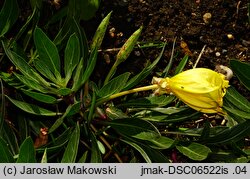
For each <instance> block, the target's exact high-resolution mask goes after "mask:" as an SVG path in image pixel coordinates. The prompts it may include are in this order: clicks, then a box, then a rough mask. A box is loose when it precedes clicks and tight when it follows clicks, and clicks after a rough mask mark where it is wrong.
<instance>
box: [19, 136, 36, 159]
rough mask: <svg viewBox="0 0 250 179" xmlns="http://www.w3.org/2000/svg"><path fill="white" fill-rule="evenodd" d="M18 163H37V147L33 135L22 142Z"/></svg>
mask: <svg viewBox="0 0 250 179" xmlns="http://www.w3.org/2000/svg"><path fill="white" fill-rule="evenodd" d="M17 163H36V154H35V148H34V143H33V141H32V139H31V137H28V138H27V139H25V141H23V143H22V144H21V146H20V152H19V157H18V159H17Z"/></svg>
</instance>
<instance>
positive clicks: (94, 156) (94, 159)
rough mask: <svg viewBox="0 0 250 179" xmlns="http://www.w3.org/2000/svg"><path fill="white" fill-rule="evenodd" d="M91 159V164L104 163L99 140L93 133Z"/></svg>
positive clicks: (91, 133)
mask: <svg viewBox="0 0 250 179" xmlns="http://www.w3.org/2000/svg"><path fill="white" fill-rule="evenodd" d="M90 140H91V144H92V145H91V158H90V163H102V156H101V153H100V150H99V147H98V143H97V139H96V137H95V135H94V133H93V132H90Z"/></svg>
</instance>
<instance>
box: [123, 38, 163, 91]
mask: <svg viewBox="0 0 250 179" xmlns="http://www.w3.org/2000/svg"><path fill="white" fill-rule="evenodd" d="M166 44H167V43H166V42H165V43H164V45H163V47H162V50H161V53H160V55H159V56H158V57H157V58H156V59H155V60H154V61H153V63H152V64H151V65H149V66H147V67H146V68H144V69H143V70H142V71H141V72H140V73H139V74H137V75H135V76H134V77H133V78H131V79H130V80H129V81H128V82H127V84H126V86H125V88H124V90H129V89H131V88H132V87H134V86H136V85H137V84H138V83H140V82H141V81H142V80H143V79H145V78H146V77H147V76H148V75H149V74H150V73H151V72H152V70H153V69H154V68H155V67H156V65H157V64H158V62H159V61H160V59H161V57H162V55H163V52H164V50H165V47H166Z"/></svg>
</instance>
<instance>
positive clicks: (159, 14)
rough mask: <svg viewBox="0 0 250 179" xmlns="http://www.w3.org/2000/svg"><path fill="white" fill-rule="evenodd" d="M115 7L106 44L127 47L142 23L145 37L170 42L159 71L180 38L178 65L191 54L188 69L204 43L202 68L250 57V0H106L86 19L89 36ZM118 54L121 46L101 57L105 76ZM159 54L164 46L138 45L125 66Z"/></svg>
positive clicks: (134, 68)
mask: <svg viewBox="0 0 250 179" xmlns="http://www.w3.org/2000/svg"><path fill="white" fill-rule="evenodd" d="M110 11H112V17H111V19H110V24H109V26H108V32H107V35H106V36H105V40H104V43H103V45H102V48H103V49H114V48H119V47H121V46H122V44H123V43H124V42H125V41H126V39H127V38H128V37H129V36H130V35H131V34H132V33H133V32H134V31H135V30H136V29H138V28H139V27H140V26H141V25H142V26H143V32H142V34H141V37H140V39H139V41H140V42H153V43H157V42H162V41H167V42H168V45H167V48H166V50H165V53H164V56H163V58H162V59H163V60H162V62H161V63H160V64H159V66H158V69H157V70H158V71H160V70H162V69H164V68H165V66H166V65H167V62H168V60H169V59H170V56H171V52H172V45H173V40H174V38H175V37H176V46H175V57H176V59H175V62H174V65H177V64H178V63H179V60H180V59H181V58H182V57H183V56H184V54H185V53H186V54H188V55H189V56H190V61H189V64H188V66H187V68H191V67H192V65H193V64H194V63H195V61H196V60H197V58H198V55H199V54H200V52H201V50H202V48H203V47H204V46H205V47H206V48H205V50H204V52H203V54H202V56H201V59H200V61H199V63H198V65H197V67H206V68H210V69H214V68H215V66H216V65H217V64H222V65H226V66H228V65H229V60H230V59H238V60H240V61H243V62H250V58H249V57H250V52H249V47H250V31H249V29H250V21H249V20H250V19H249V17H248V9H247V0H244V1H234V0H214V1H210V0H158V1H156V0H113V1H101V5H100V8H99V10H98V11H97V14H96V16H95V17H94V18H93V19H91V20H89V21H86V22H83V27H84V28H85V31H86V34H87V35H88V36H89V37H91V36H92V35H93V33H94V32H95V28H96V27H97V25H98V23H99V22H100V21H101V19H102V18H103V17H104V16H105V15H106V14H107V13H109V12H110ZM204 16H205V17H204ZM209 16H210V17H209ZM183 45H186V47H183ZM116 53H117V52H116V51H112V52H105V53H101V54H102V57H103V59H104V60H105V61H104V60H103V61H101V60H100V64H99V66H98V67H99V68H98V69H97V71H98V73H97V74H98V75H99V76H100V77H101V76H104V75H103V74H102V72H103V73H105V72H106V71H107V69H109V68H110V66H111V65H112V62H113V61H114V55H115V54H116ZM157 55H159V49H156V48H149V49H143V50H135V51H134V53H132V54H131V56H130V58H129V59H128V61H127V62H125V63H124V64H123V66H122V68H120V70H121V71H123V69H125V70H130V71H133V72H134V71H140V70H141V69H142V68H143V64H145V63H146V61H147V60H148V59H149V60H153V59H155V58H156V57H157ZM110 61H111V62H110ZM230 83H231V85H233V86H235V87H236V88H238V89H239V90H240V91H241V92H242V94H244V96H246V97H247V98H248V99H250V98H249V96H250V95H249V92H248V91H247V90H246V89H245V88H244V87H242V86H241V85H240V83H239V81H238V80H237V79H236V78H235V77H233V79H232V80H231V81H230Z"/></svg>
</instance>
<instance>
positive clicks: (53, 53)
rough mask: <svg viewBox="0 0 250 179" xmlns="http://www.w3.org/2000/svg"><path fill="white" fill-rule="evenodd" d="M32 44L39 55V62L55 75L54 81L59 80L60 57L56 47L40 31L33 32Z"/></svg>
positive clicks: (37, 29)
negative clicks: (33, 43)
mask: <svg viewBox="0 0 250 179" xmlns="http://www.w3.org/2000/svg"><path fill="white" fill-rule="evenodd" d="M34 42H35V45H36V48H37V51H38V54H39V60H41V61H42V62H43V63H45V64H46V65H47V67H48V68H49V70H50V71H51V72H52V73H53V74H54V75H55V77H56V79H58V80H59V81H60V80H61V75H60V71H61V70H60V68H61V65H60V57H59V53H58V50H57V47H56V45H55V44H54V43H53V42H52V41H51V40H50V39H49V38H48V37H47V36H46V34H45V33H44V32H43V31H42V30H41V29H40V28H36V29H35V31H34Z"/></svg>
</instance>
